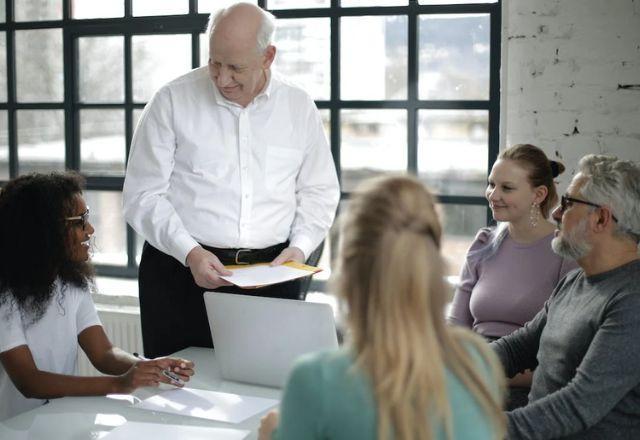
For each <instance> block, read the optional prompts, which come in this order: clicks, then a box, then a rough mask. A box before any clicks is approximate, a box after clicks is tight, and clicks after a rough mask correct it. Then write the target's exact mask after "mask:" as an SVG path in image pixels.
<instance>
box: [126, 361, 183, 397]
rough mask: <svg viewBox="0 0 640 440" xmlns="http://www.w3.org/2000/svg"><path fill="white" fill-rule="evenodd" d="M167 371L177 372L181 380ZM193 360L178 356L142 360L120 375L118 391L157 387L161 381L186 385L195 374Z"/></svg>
mask: <svg viewBox="0 0 640 440" xmlns="http://www.w3.org/2000/svg"><path fill="white" fill-rule="evenodd" d="M167 371H170V372H172V373H175V375H176V376H177V378H178V379H179V380H174V379H172V378H171V377H169V375H167V374H166V372H167ZM193 374H194V371H193V362H191V361H188V360H186V359H178V358H157V359H152V360H140V361H138V362H136V363H135V364H134V365H132V366H131V368H129V370H128V371H127V372H126V373H124V374H123V375H121V376H119V377H118V387H117V388H118V390H117V391H116V392H118V393H131V392H132V391H134V390H135V389H137V388H140V387H157V386H158V385H159V384H160V382H162V383H166V384H170V385H174V386H177V387H182V386H184V382H187V381H188V380H189V379H190V378H191V376H193Z"/></svg>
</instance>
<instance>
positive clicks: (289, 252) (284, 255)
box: [270, 247, 304, 266]
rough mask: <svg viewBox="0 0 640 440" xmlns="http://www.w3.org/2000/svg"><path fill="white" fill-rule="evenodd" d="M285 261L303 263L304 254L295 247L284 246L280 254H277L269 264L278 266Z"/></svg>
mask: <svg viewBox="0 0 640 440" xmlns="http://www.w3.org/2000/svg"><path fill="white" fill-rule="evenodd" d="M287 261H295V262H297V263H304V254H303V253H302V251H301V250H300V248H297V247H288V248H284V249H283V250H282V252H280V255H278V256H277V257H276V258H275V259H274V260H273V261H272V262H271V264H270V265H271V266H279V265H281V264H284V263H286V262H287Z"/></svg>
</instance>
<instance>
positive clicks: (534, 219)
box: [529, 202, 540, 229]
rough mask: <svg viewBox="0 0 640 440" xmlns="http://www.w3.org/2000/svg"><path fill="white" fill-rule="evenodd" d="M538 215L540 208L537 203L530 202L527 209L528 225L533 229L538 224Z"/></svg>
mask: <svg viewBox="0 0 640 440" xmlns="http://www.w3.org/2000/svg"><path fill="white" fill-rule="evenodd" d="M539 217H540V209H539V208H538V204H537V203H535V202H534V203H532V204H531V208H530V209H529V226H531V228H533V229H535V228H536V227H537V226H538V218H539Z"/></svg>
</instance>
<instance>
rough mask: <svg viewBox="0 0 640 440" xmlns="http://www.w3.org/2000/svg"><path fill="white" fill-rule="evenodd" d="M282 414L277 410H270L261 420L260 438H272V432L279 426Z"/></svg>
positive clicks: (265, 439) (269, 439) (268, 439)
mask: <svg viewBox="0 0 640 440" xmlns="http://www.w3.org/2000/svg"><path fill="white" fill-rule="evenodd" d="M279 418H280V415H279V414H278V411H277V410H275V409H274V410H273V411H271V412H269V414H267V415H266V416H264V417H263V418H262V419H261V420H260V429H259V430H258V440H271V434H272V433H273V431H274V429H276V427H277V426H278V419H279Z"/></svg>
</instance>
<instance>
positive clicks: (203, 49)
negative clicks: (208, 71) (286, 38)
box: [199, 32, 278, 66]
mask: <svg viewBox="0 0 640 440" xmlns="http://www.w3.org/2000/svg"><path fill="white" fill-rule="evenodd" d="M277 57H278V54H276V58H277ZM208 63H209V37H208V36H207V33H206V32H203V33H201V34H200V64H199V65H200V66H206V65H207V64H208Z"/></svg>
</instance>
